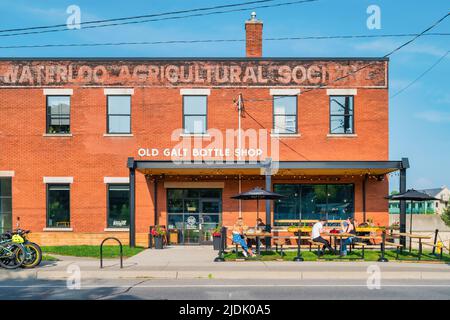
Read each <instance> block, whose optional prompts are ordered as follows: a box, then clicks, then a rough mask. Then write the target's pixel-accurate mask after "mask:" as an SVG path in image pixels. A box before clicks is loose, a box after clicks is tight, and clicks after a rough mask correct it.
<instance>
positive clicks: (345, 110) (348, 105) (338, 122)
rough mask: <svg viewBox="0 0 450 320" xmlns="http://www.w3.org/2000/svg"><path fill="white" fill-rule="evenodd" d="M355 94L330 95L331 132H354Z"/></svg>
mask: <svg viewBox="0 0 450 320" xmlns="http://www.w3.org/2000/svg"><path fill="white" fill-rule="evenodd" d="M353 124H354V121H353V96H330V133H331V134H352V133H354V127H353Z"/></svg>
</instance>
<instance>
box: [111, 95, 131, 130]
mask: <svg viewBox="0 0 450 320" xmlns="http://www.w3.org/2000/svg"><path fill="white" fill-rule="evenodd" d="M107 99H108V126H107V127H108V133H113V134H114V133H117V134H123V133H125V134H126V133H131V96H117V95H113V96H107Z"/></svg>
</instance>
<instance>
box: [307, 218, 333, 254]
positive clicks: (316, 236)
mask: <svg viewBox="0 0 450 320" xmlns="http://www.w3.org/2000/svg"><path fill="white" fill-rule="evenodd" d="M326 223H327V219H325V218H321V219H320V220H319V221H318V222H316V223H315V224H314V225H313V227H312V231H311V239H312V241H314V242H320V243H323V247H322V252H323V253H325V249H328V250H330V252H331V253H333V254H334V253H335V251H334V249H333V248H332V247H331V246H330V243H329V242H328V241H327V240H325V239H324V238H322V236H321V235H320V234H321V233H322V232H323V226H324V225H325V224H326Z"/></svg>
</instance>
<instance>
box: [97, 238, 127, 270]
mask: <svg viewBox="0 0 450 320" xmlns="http://www.w3.org/2000/svg"><path fill="white" fill-rule="evenodd" d="M108 240H115V241H117V242H118V243H119V246H120V269H122V268H123V248H122V242H120V240H119V239H117V238H115V237H108V238H105V239H103V241H102V243H101V244H100V269H102V268H103V244H104V243H105V242H106V241H108Z"/></svg>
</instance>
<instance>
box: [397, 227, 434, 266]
mask: <svg viewBox="0 0 450 320" xmlns="http://www.w3.org/2000/svg"><path fill="white" fill-rule="evenodd" d="M396 235H399V236H401V237H407V238H409V239H418V240H419V256H418V260H420V259H421V257H422V239H431V237H430V236H425V235H421V234H414V233H408V232H400V233H397V234H396ZM409 252H411V245H410V246H409Z"/></svg>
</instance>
